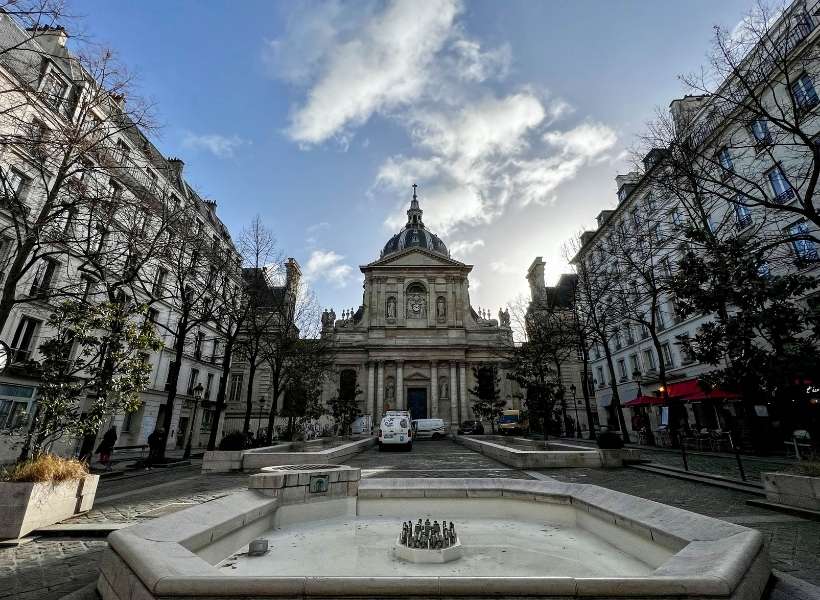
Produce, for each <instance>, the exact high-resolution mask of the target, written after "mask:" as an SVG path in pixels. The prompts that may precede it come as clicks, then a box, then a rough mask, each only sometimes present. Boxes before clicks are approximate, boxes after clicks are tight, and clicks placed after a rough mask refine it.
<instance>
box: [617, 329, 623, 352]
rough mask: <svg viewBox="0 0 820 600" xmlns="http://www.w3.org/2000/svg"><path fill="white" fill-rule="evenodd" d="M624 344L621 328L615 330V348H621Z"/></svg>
mask: <svg viewBox="0 0 820 600" xmlns="http://www.w3.org/2000/svg"><path fill="white" fill-rule="evenodd" d="M622 346H623V341H622V340H621V330H620V329H616V330H615V349H616V350H620V349H621V347H622Z"/></svg>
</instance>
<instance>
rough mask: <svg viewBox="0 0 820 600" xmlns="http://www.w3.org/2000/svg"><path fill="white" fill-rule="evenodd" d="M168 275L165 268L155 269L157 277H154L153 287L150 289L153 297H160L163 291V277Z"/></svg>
mask: <svg viewBox="0 0 820 600" xmlns="http://www.w3.org/2000/svg"><path fill="white" fill-rule="evenodd" d="M167 277H168V270H167V269H162V268H160V269H158V270H157V277H156V279H154V287H153V289H152V290H151V293H152V294H153V295H154V296H155V297H161V296H162V295H163V293H164V292H165V279H166V278H167Z"/></svg>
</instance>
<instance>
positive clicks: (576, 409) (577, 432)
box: [569, 383, 581, 438]
mask: <svg viewBox="0 0 820 600" xmlns="http://www.w3.org/2000/svg"><path fill="white" fill-rule="evenodd" d="M577 389H578V388H576V387H575V384H574V383H571V384H570V386H569V391H570V392H572V404H573V406H575V437H576V438H577V437H578V434H579V433H580V431H581V427H580V426H579V425H578V401H577V400H576V399H575V392H576V391H577Z"/></svg>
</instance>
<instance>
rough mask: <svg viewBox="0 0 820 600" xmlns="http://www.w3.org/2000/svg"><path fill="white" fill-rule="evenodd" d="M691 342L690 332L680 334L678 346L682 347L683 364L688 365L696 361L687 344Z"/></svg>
mask: <svg viewBox="0 0 820 600" xmlns="http://www.w3.org/2000/svg"><path fill="white" fill-rule="evenodd" d="M688 343H689V334H688V333H682V334H680V335H679V336H678V348H680V357H681V361H682V362H683V364H685V365H688V364H690V363H693V362H695V357H694V356H692V353H691V352H689V350H688V349H687V347H686V344H688Z"/></svg>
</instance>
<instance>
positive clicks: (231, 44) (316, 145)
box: [69, 0, 753, 314]
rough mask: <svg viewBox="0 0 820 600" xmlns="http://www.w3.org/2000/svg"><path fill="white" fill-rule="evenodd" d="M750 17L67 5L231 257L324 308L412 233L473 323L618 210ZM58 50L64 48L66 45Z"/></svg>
mask: <svg viewBox="0 0 820 600" xmlns="http://www.w3.org/2000/svg"><path fill="white" fill-rule="evenodd" d="M752 4H753V2H752V0H721V1H720V2H715V1H714V0H688V1H684V0H679V1H671V0H670V1H655V0H644V1H637V0H618V1H616V0H597V1H592V0H576V1H573V2H565V1H559V0H552V1H550V0H538V1H536V0H505V1H504V2H497V1H495V0H486V1H485V0H475V1H459V0H375V1H370V0H356V1H355V2H354V1H352V0H351V1H348V2H339V1H327V2H269V1H258V2H255V1H250V0H248V1H242V2H237V1H235V0H230V1H228V0H225V1H219V0H210V1H209V2H196V1H193V0H176V1H175V2H167V0H159V1H154V0H142V1H140V2H103V1H101V0H94V1H91V0H75V1H74V2H72V3H71V4H70V7H71V10H72V12H73V13H74V15H75V16H76V17H77V20H76V26H77V27H78V28H79V29H81V30H83V31H84V32H85V34H87V35H89V36H90V37H91V38H93V39H94V40H95V41H96V42H98V43H101V44H104V45H106V46H108V47H110V48H111V49H112V50H114V52H115V53H116V55H117V56H118V58H119V60H120V61H122V62H123V63H124V64H125V65H127V67H128V68H129V70H130V72H131V73H132V74H133V76H134V79H135V89H136V91H137V93H139V94H140V95H141V96H143V97H144V98H147V99H148V100H149V101H150V102H151V103H152V104H153V106H154V111H155V114H156V118H157V122H158V124H159V125H160V128H159V130H158V132H157V134H156V136H155V142H156V144H157V146H158V147H159V148H160V150H162V151H163V152H164V153H165V154H166V155H167V156H178V157H180V158H182V159H183V160H184V161H185V176H186V179H187V180H188V181H189V182H190V183H191V184H192V185H193V186H194V187H195V188H196V189H197V190H198V191H199V193H200V194H201V195H203V196H204V197H207V198H209V199H212V200H215V201H216V202H217V205H218V214H219V216H220V217H221V218H222V220H223V221H224V222H225V223H226V225H227V226H228V228H229V229H230V231H231V232H232V234H233V235H234V239H237V238H238V236H239V234H240V232H241V231H242V229H243V227H245V226H246V225H247V224H248V223H250V221H251V220H252V219H253V218H254V217H255V216H256V215H260V216H261V218H262V220H263V221H264V222H265V223H266V225H267V226H268V227H269V228H270V229H271V230H272V232H273V234H274V236H275V237H276V239H277V242H278V246H279V248H280V250H281V252H282V253H283V254H284V255H285V256H293V257H295V258H296V259H297V260H298V261H299V263H300V265H301V266H302V271H303V274H304V276H305V277H307V278H308V279H309V282H310V285H311V287H312V288H313V289H314V290H315V293H316V295H317V297H318V300H319V303H320V304H321V305H322V306H323V307H328V308H329V307H333V308H334V309H335V310H336V312H337V314H339V313H340V311H341V309H346V308H355V307H358V306H359V305H360V304H361V302H362V281H363V276H362V274H361V272H360V271H359V266H360V265H364V264H367V263H369V262H372V261H374V260H376V259H377V258H378V257H379V253H380V251H381V249H382V248H383V246H384V244H385V243H386V241H387V240H388V239H389V238H390V237H391V236H392V235H393V234H394V233H396V232H398V231H399V230H400V229H401V228H402V227H403V225H404V223H405V221H406V216H405V211H406V210H407V208H408V204H409V201H410V197H411V195H412V188H411V186H412V184H413V183H417V184H418V185H419V188H418V190H419V191H418V193H419V201H420V204H421V208H422V209H423V210H424V223H425V225H426V226H427V227H428V229H430V230H431V231H432V232H433V233H436V234H437V235H439V236H440V237H441V238H442V239H443V240H444V242H445V243H446V244H447V245H448V247H449V249H450V251H451V253H452V256H453V258H456V259H458V260H461V261H464V262H466V263H468V264H471V265H474V269H473V271H472V274H471V276H470V296H471V301H472V304H473V306H474V307H476V308H479V307H481V308H487V309H490V310H492V311H493V313H495V312H496V311H497V310H498V308H499V307H502V306H506V305H507V304H508V303H509V302H511V301H513V300H514V299H515V298H516V297H518V296H520V295H522V294H526V293H527V283H526V280H525V276H526V271H527V268H528V267H529V265H530V264H531V263H532V261H533V259H534V258H535V257H536V256H542V257H543V258H544V260H545V261H546V263H547V267H546V277H547V283H548V284H551V283H554V282H555V280H556V279H557V277H558V275H559V274H560V273H562V272H566V271H567V264H566V260H565V254H566V252H565V250H564V249H565V247H566V245H567V243H568V241H569V240H570V239H571V238H572V237H573V236H574V235H576V234H577V233H578V232H579V231H580V230H582V229H589V228H592V227H594V223H595V216H596V215H597V214H598V213H599V212H600V211H601V210H603V209H606V208H610V207H611V206H613V205H614V204H615V203H616V195H615V193H616V189H615V182H614V178H615V175H617V174H618V173H624V172H627V171H629V170H630V165H631V161H632V156H633V151H634V149H635V147H636V145H637V144H638V136H639V135H640V133H641V131H642V130H643V128H644V127H645V124H646V123H647V121H649V120H651V119H652V118H653V115H654V114H655V113H656V111H658V110H665V109H666V108H667V107H668V105H669V102H670V101H671V100H672V99H674V98H677V97H680V96H682V95H683V94H684V93H686V90H685V88H684V87H683V86H682V84H681V83H680V81H679V79H678V76H679V75H681V74H685V73H689V72H692V71H694V70H697V69H699V68H700V67H701V66H702V65H703V64H704V63H705V62H706V60H707V53H708V51H709V48H710V46H711V39H712V35H713V26H715V25H721V26H723V27H727V28H730V29H731V28H733V27H734V26H735V25H736V24H737V23H739V22H740V21H741V19H742V18H743V17H744V15H746V14H747V13H748V11H749V10H750V9H751V8H752ZM69 33H70V31H69Z"/></svg>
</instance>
